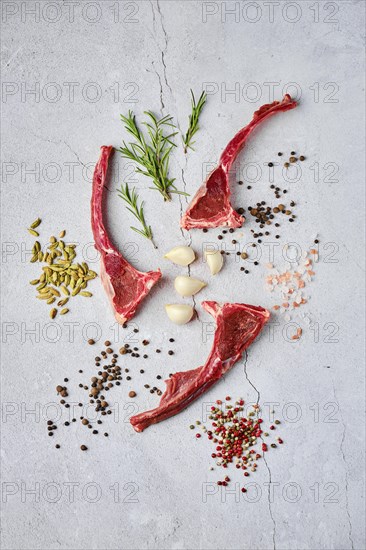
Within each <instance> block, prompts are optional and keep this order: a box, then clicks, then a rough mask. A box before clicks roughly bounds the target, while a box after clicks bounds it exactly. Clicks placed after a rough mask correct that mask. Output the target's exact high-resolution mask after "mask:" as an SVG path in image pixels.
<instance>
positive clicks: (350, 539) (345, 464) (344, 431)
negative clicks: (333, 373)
mask: <svg viewBox="0 0 366 550" xmlns="http://www.w3.org/2000/svg"><path fill="white" fill-rule="evenodd" d="M332 385H333V394H334V398H335V400H336V402H337V405H338V408H339V411H341V408H340V406H339V402H338V397H337V394H336V390H335V386H334V382H333V381H332ZM340 417H341V423H342V426H343V433H342V439H341V443H340V446H339V451H340V453H341V455H342V460H343V463H344V470H345V483H346V513H347V518H348V538H349V541H350V543H351V548H352V550H354V543H353V539H352V520H351V514H350V513H349V502H348V467H347V461H346V455H345V452H344V448H343V443H344V440H345V437H346V424H345V423H344V420H343V415H342V413H341V412H340Z"/></svg>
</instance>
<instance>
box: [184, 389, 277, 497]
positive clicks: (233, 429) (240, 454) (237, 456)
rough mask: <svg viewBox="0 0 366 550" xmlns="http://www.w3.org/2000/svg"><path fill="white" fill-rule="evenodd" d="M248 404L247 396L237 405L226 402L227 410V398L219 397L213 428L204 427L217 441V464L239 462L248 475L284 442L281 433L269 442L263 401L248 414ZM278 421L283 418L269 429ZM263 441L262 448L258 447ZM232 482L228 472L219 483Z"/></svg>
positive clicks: (214, 454)
mask: <svg viewBox="0 0 366 550" xmlns="http://www.w3.org/2000/svg"><path fill="white" fill-rule="evenodd" d="M225 400H226V401H231V397H230V396H227V397H226V398H225ZM244 404H245V403H244V400H243V399H238V400H237V401H236V402H235V405H231V404H230V403H226V405H225V410H224V408H223V402H222V401H221V400H217V401H216V406H212V407H211V414H210V415H209V420H210V421H211V429H207V427H206V426H204V425H202V430H203V432H204V433H205V434H206V435H207V438H208V439H209V440H210V441H212V443H213V444H214V445H216V449H215V452H213V453H212V454H211V457H212V458H213V459H215V460H216V465H217V466H221V467H222V468H228V466H229V464H231V463H235V467H236V468H237V469H238V470H239V469H241V470H243V473H244V477H248V476H250V474H251V473H252V474H254V473H255V472H256V470H257V467H258V461H259V460H260V459H261V458H263V456H264V453H266V452H268V450H269V448H272V449H275V448H276V447H277V444H279V445H282V443H283V440H282V439H281V438H280V437H277V438H276V441H277V443H275V442H272V443H266V442H265V440H264V438H267V437H269V435H270V433H269V432H266V431H264V429H263V428H264V426H263V424H264V421H263V419H262V418H260V417H259V413H260V407H259V405H258V404H256V405H253V407H252V408H253V410H252V411H250V412H248V414H247V416H244V414H243V412H244ZM278 424H280V421H279V420H275V421H274V423H273V424H271V425H270V426H269V430H271V431H274V430H276V429H277V425H278ZM196 425H197V426H200V425H201V422H200V421H196ZM190 428H191V429H194V428H195V426H194V425H193V424H192V425H191V426H190ZM196 438H197V439H200V438H201V434H200V433H196ZM259 443H260V451H259V450H258V447H257V446H258V444H259ZM211 469H213V467H211ZM229 482H230V478H229V476H225V477H224V479H220V480H218V481H217V484H218V485H222V486H224V487H226V486H227V485H228V484H229ZM241 491H242V492H243V493H245V492H246V488H245V487H244V486H243V487H242V488H241Z"/></svg>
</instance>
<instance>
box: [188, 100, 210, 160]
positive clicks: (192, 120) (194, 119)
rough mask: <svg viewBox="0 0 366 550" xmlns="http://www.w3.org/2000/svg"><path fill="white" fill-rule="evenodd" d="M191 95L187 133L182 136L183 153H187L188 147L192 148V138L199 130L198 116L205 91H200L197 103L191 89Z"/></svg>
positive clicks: (203, 102)
mask: <svg viewBox="0 0 366 550" xmlns="http://www.w3.org/2000/svg"><path fill="white" fill-rule="evenodd" d="M191 95H192V99H191V106H192V113H191V114H190V115H189V125H188V130H187V133H186V135H185V136H184V137H183V144H184V152H185V153H187V151H188V149H192V150H194V149H193V147H192V146H193V144H194V143H195V142H194V141H192V138H193V136H194V135H195V133H196V132H197V131H198V130H199V126H198V121H199V117H200V114H201V113H202V109H203V107H204V105H205V103H206V101H207V94H206V92H202V94H201V95H200V97H199V100H198V102H197V103H196V99H195V97H194V93H193V92H192V90H191Z"/></svg>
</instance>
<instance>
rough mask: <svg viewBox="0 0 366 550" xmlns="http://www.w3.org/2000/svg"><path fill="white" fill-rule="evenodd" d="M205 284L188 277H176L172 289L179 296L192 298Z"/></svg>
mask: <svg viewBox="0 0 366 550" xmlns="http://www.w3.org/2000/svg"><path fill="white" fill-rule="evenodd" d="M204 286H206V283H204V282H203V281H200V280H199V279H193V277H188V276H187V275H178V277H176V278H175V281H174V288H175V290H176V291H177V292H178V294H180V295H181V296H193V294H197V292H199V291H200V290H201V289H202V288H203V287H204Z"/></svg>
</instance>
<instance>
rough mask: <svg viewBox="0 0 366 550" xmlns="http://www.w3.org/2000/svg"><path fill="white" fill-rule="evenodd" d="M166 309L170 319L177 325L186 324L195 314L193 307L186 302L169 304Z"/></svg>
mask: <svg viewBox="0 0 366 550" xmlns="http://www.w3.org/2000/svg"><path fill="white" fill-rule="evenodd" d="M165 311H166V314H167V315H168V317H169V319H170V320H171V321H173V323H175V324H176V325H185V324H186V323H188V322H189V321H190V320H191V319H192V317H193V314H194V309H193V307H192V306H188V305H185V304H167V305H166V306H165Z"/></svg>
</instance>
